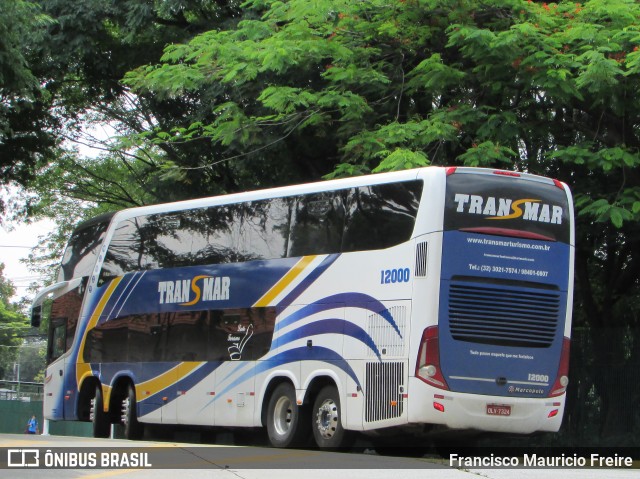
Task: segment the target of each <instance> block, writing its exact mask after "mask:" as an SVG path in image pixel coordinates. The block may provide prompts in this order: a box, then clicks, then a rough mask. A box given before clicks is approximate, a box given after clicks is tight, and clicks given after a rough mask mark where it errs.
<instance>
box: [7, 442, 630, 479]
mask: <svg viewBox="0 0 640 479" xmlns="http://www.w3.org/2000/svg"><path fill="white" fill-rule="evenodd" d="M10 450H11V451H12V452H11V454H14V455H15V454H18V456H19V454H20V453H17V452H16V451H17V450H18V451H27V452H26V453H25V454H27V456H24V457H26V458H27V459H26V461H27V462H29V461H31V460H32V457H31V458H30V457H28V454H32V452H31V453H30V452H28V451H34V450H37V451H38V452H39V460H40V461H42V462H44V455H45V454H49V455H48V460H52V459H53V458H54V456H55V457H56V458H57V460H69V457H71V456H73V457H75V458H77V460H90V459H91V458H92V457H93V459H94V461H95V462H96V463H98V465H99V464H100V461H101V458H102V454H103V453H106V454H111V453H112V452H114V453H115V455H114V457H113V459H114V460H116V461H124V460H128V461H132V462H131V463H130V464H129V465H130V466H131V465H135V464H134V463H133V461H137V460H142V461H144V460H146V461H148V463H151V464H152V465H153V466H154V467H153V468H151V469H139V468H137V469H132V468H127V467H118V468H102V469H101V468H84V469H48V468H39V469H28V468H8V467H7V464H8V461H9V460H11V461H12V464H15V463H16V461H18V459H16V457H18V456H12V458H11V459H8V455H9V451H10ZM0 453H1V454H2V455H3V456H0V477H2V478H4V477H6V478H17V479H23V478H31V477H33V478H38V479H49V478H51V479H66V478H82V479H106V478H116V479H120V478H121V479H158V478H171V479H192V478H193V479H196V478H197V479H203V478H207V479H218V478H220V479H272V478H274V477H277V478H278V479H294V478H295V479H329V478H342V477H348V478H354V479H387V478H389V477H398V476H400V477H401V478H402V479H414V478H416V479H417V478H420V479H424V478H438V479H476V478H478V477H485V478H489V479H512V478H517V479H529V478H531V479H556V478H558V479H574V478H575V479H591V478H593V479H601V478H602V477H607V478H612V479H626V478H629V479H631V478H633V479H638V478H639V477H640V470H638V469H635V470H632V469H628V468H618V469H612V468H607V469H606V470H603V469H474V468H468V469H464V468H460V469H457V468H452V467H449V464H448V462H446V461H443V460H442V459H439V458H429V457H425V458H420V459H416V458H402V457H385V456H378V455H376V454H373V453H367V452H365V453H357V454H356V453H331V452H320V451H313V450H283V449H274V448H268V447H253V446H251V447H249V446H228V445H225V446H218V445H201V444H187V443H177V442H151V441H135V442H132V441H126V440H121V439H93V438H76V437H63V436H28V435H16V434H0ZM144 453H147V455H146V456H144ZM83 454H84V455H83ZM90 454H93V455H94V456H90ZM118 466H122V463H119V464H118ZM158 467H160V468H161V469H159V468H158ZM636 467H638V465H637V464H636Z"/></svg>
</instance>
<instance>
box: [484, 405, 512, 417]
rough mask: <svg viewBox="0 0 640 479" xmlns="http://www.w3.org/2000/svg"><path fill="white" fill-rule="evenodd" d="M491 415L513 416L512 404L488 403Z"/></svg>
mask: <svg viewBox="0 0 640 479" xmlns="http://www.w3.org/2000/svg"><path fill="white" fill-rule="evenodd" d="M487 414H488V415H489V416H511V406H509V405H508V404H487Z"/></svg>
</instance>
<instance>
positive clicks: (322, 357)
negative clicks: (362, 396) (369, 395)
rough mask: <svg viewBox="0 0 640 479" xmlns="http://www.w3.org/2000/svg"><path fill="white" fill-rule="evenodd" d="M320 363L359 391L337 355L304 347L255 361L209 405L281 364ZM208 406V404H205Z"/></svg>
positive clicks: (317, 348)
mask: <svg viewBox="0 0 640 479" xmlns="http://www.w3.org/2000/svg"><path fill="white" fill-rule="evenodd" d="M302 360H306V361H321V362H324V363H329V364H332V365H334V366H337V367H339V368H340V369H342V370H343V371H344V372H345V373H347V374H348V375H349V377H350V378H351V379H353V381H354V382H355V383H356V384H357V385H358V387H359V388H360V389H362V386H361V385H360V381H358V377H357V376H356V373H355V371H354V370H353V369H352V368H351V366H349V363H348V362H347V361H346V360H345V359H344V358H343V357H342V356H340V355H339V354H338V353H336V352H335V351H333V350H331V349H327V348H324V347H322V346H314V347H312V348H308V347H306V346H304V347H301V348H296V349H290V350H288V351H284V352H282V353H280V354H276V355H275V356H273V357H272V358H269V359H265V360H263V361H257V363H256V365H255V369H253V370H252V371H247V372H246V373H244V374H243V375H242V376H240V377H239V378H237V379H236V380H235V381H233V382H232V383H231V384H229V385H228V386H227V387H226V388H224V389H223V390H222V391H220V393H216V396H215V397H214V398H213V399H212V400H211V401H210V402H209V404H210V403H211V402H213V401H215V400H216V399H218V398H219V397H221V396H223V395H224V394H226V393H228V392H229V391H231V390H232V389H233V388H235V387H236V386H238V385H239V384H241V383H243V382H244V381H246V380H247V379H249V378H251V377H252V376H257V375H258V374H261V373H263V372H265V371H268V370H269V369H273V368H276V367H278V366H282V365H283V364H288V363H293V362H296V361H302ZM207 405H208V404H207ZM205 407H206V406H205Z"/></svg>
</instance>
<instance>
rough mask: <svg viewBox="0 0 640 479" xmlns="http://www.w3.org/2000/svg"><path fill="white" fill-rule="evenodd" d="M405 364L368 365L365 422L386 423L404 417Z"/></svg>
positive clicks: (380, 363)
mask: <svg viewBox="0 0 640 479" xmlns="http://www.w3.org/2000/svg"><path fill="white" fill-rule="evenodd" d="M403 384H404V364H403V363H401V362H389V363H387V362H375V363H367V364H366V370H365V386H364V387H365V389H364V397H365V421H366V422H375V421H384V420H386V419H392V418H396V417H400V416H402V413H403V411H404V402H403V397H402V392H401V391H402V389H403Z"/></svg>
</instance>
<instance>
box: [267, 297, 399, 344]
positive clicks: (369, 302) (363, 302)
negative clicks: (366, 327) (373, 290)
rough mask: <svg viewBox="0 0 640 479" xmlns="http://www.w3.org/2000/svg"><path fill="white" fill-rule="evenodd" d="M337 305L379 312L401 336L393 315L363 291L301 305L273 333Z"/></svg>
mask: <svg viewBox="0 0 640 479" xmlns="http://www.w3.org/2000/svg"><path fill="white" fill-rule="evenodd" d="M339 307H346V308H349V307H353V308H361V309H366V310H369V311H371V312H372V313H375V314H379V315H380V316H382V317H383V318H384V319H385V321H387V323H389V324H390V325H391V327H393V329H394V330H395V332H396V333H398V336H400V337H401V338H402V333H401V332H400V328H398V325H397V324H396V322H395V321H394V319H393V316H392V315H391V313H390V312H389V310H388V309H387V308H386V307H385V306H384V304H382V303H381V302H380V301H378V300H377V299H376V298H374V297H372V296H369V295H368V294H364V293H339V294H336V295H333V296H328V297H326V298H323V299H321V300H319V301H316V302H314V303H311V304H308V305H306V306H303V307H302V308H300V309H299V310H298V311H296V312H295V313H292V314H290V315H289V316H287V317H286V318H284V319H283V320H281V321H278V323H277V324H276V327H275V328H274V333H275V332H277V331H278V330H280V329H282V328H284V327H286V326H289V325H291V324H293V323H295V322H297V321H300V320H302V319H305V318H306V317H307V316H310V315H312V314H315V313H319V312H322V311H327V310H330V309H336V308H339Z"/></svg>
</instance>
